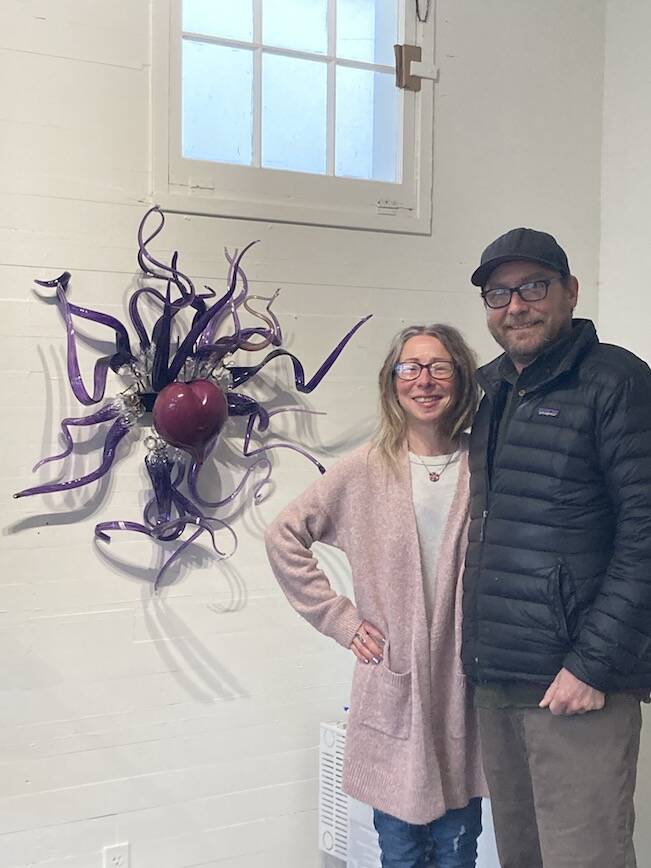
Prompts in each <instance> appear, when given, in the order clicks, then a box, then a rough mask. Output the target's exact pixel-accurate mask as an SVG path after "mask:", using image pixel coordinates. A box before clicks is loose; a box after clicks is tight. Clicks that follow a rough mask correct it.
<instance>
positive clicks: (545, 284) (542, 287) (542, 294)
mask: <svg viewBox="0 0 651 868" xmlns="http://www.w3.org/2000/svg"><path fill="white" fill-rule="evenodd" d="M562 279H563V278H562V276H561V275H559V276H558V277H546V278H544V280H531V281H529V282H528V283H521V284H520V286H494V287H492V288H491V289H482V291H481V297H482V298H483V299H484V303H485V304H486V306H487V307H490V308H492V309H493V310H497V309H498V308H500V307H508V306H509V305H510V304H511V299H512V298H513V293H514V292H517V294H518V295H519V296H520V298H521V299H522V301H542V300H543V298H546V297H547V292H548V291H549V284H550V283H551V282H552V281H553V280H562Z"/></svg>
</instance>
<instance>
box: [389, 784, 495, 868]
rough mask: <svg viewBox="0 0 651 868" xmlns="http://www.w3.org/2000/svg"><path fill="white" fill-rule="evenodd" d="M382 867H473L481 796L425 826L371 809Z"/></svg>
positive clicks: (479, 823) (475, 859) (479, 821)
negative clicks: (380, 852)
mask: <svg viewBox="0 0 651 868" xmlns="http://www.w3.org/2000/svg"><path fill="white" fill-rule="evenodd" d="M373 824H374V826H375V829H376V831H377V833H378V837H379V840H380V850H381V851H382V868H429V866H431V868H475V863H476V861H477V838H478V837H479V835H480V833H481V799H471V800H470V802H469V803H468V804H467V805H466V807H465V808H456V809H455V810H453V811H448V812H447V813H446V814H443V816H442V817H439V818H438V820H433V821H432V822H431V823H427V824H426V825H424V826H416V825H413V824H412V823H405V821H404V820H399V819H398V818H397V817H392V816H391V814H385V813H383V812H382V811H378V810H374V811H373Z"/></svg>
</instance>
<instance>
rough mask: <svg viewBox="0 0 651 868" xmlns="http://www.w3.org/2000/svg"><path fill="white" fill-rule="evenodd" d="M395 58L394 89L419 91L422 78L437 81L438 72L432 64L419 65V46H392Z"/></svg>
mask: <svg viewBox="0 0 651 868" xmlns="http://www.w3.org/2000/svg"><path fill="white" fill-rule="evenodd" d="M393 50H394V52H395V56H396V87H399V88H402V89H403V90H414V91H419V90H420V81H421V79H422V78H428V79H430V80H431V81H436V80H437V79H438V75H439V71H438V69H437V67H436V66H434V64H433V63H421V59H420V58H421V49H420V45H394V46H393Z"/></svg>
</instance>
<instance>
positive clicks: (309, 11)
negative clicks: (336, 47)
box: [262, 0, 328, 54]
mask: <svg viewBox="0 0 651 868" xmlns="http://www.w3.org/2000/svg"><path fill="white" fill-rule="evenodd" d="M262 41H263V42H264V44H265V45H275V46H278V47H280V48H293V49H295V50H296V51H314V52H318V53H319V54H325V53H326V51H327V50H328V3H327V0H262Z"/></svg>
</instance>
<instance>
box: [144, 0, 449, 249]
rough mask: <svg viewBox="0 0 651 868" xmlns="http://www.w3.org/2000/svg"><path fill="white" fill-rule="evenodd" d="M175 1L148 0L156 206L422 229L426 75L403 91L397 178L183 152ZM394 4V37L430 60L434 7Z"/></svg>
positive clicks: (429, 101)
mask: <svg viewBox="0 0 651 868" xmlns="http://www.w3.org/2000/svg"><path fill="white" fill-rule="evenodd" d="M234 2H235V0H234ZM181 3H182V0H152V28H151V30H152V78H151V86H152V125H151V126H152V148H151V150H152V181H153V191H152V192H153V198H154V201H155V202H156V203H157V204H158V205H160V206H161V208H163V209H164V210H166V211H172V212H178V213H185V214H203V215H213V216H218V217H232V218H240V219H249V220H264V221H274V222H281V223H300V224H308V225H316V226H336V227H346V228H351V229H373V230H378V231H385V232H402V233H409V234H417V235H427V234H429V233H430V232H431V218H432V163H433V117H434V99H433V88H434V82H433V81H430V80H427V79H423V80H422V85H421V90H420V91H418V92H413V91H409V90H405V91H403V93H404V127H403V128H404V132H403V165H402V173H401V174H402V179H403V180H402V182H401V183H397V184H389V183H383V182H378V181H364V180H357V179H353V178H341V177H334V176H332V175H316V174H308V173H304V172H292V171H282V170H278V169H267V168H254V167H252V166H238V165H233V164H228V163H216V162H209V161H204V160H185V159H183V158H182V157H181V38H180V35H181ZM331 6H332V4H331ZM402 6H403V9H404V7H405V6H406V8H407V13H406V14H404V15H403V21H404V29H403V31H402V32H401V34H400V39H399V41H401V42H406V43H409V44H416V45H419V46H420V47H421V51H422V56H421V61H422V62H423V63H424V64H430V65H433V62H434V26H433V23H432V19H433V17H434V16H433V11H432V14H431V16H430V20H429V21H428V22H427V23H425V24H422V23H420V22H418V21H417V19H416V12H415V4H414V3H412V0H402ZM332 61H334V58H332V57H328V62H332ZM330 78H332V76H331V77H330Z"/></svg>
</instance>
